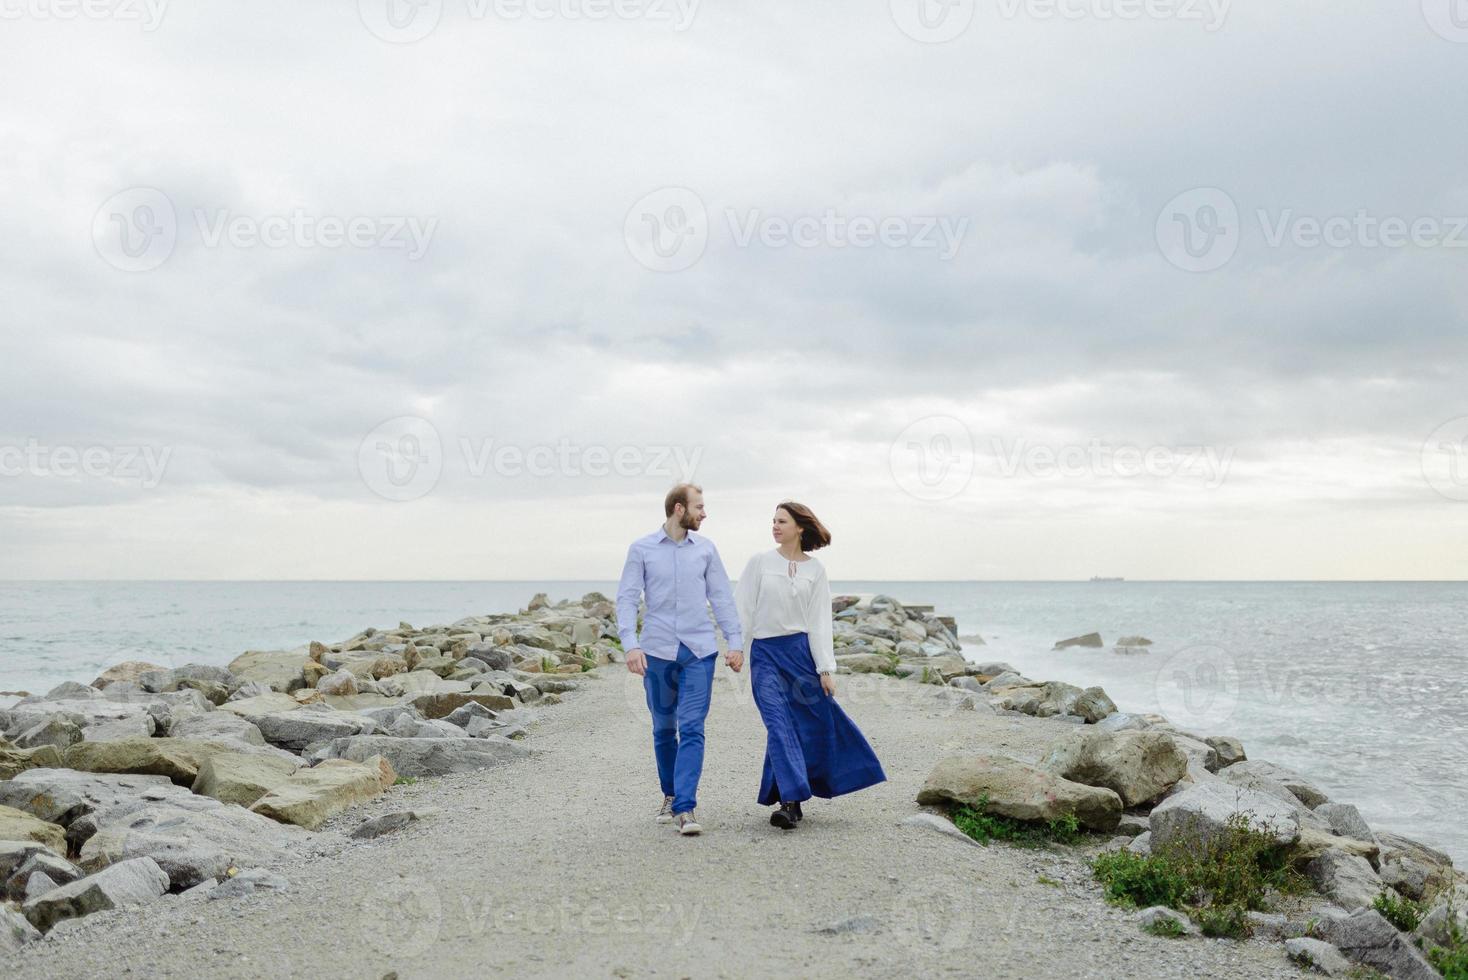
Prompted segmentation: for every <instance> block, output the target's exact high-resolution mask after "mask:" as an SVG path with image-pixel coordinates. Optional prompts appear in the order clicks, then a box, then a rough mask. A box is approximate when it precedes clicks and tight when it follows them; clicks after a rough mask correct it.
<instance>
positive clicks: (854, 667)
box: [836, 653, 892, 674]
mask: <svg viewBox="0 0 1468 980" xmlns="http://www.w3.org/2000/svg"><path fill="white" fill-rule="evenodd" d="M836 666H838V667H845V668H846V669H847V670H849V671H851V672H852V673H853V674H886V673H890V672H891V670H892V659H891V658H890V657H884V656H882V655H881V654H879V653H857V654H848V655H846V656H839V657H837V658H836Z"/></svg>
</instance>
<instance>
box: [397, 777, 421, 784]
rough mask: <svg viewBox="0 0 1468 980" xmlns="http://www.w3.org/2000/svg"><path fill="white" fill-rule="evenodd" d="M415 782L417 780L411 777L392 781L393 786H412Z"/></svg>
mask: <svg viewBox="0 0 1468 980" xmlns="http://www.w3.org/2000/svg"><path fill="white" fill-rule="evenodd" d="M417 781H418V780H417V779H415V778H414V777H412V776H399V777H398V778H397V779H395V780H393V785H394V786H412V785H413V784H414V783H416V782H417Z"/></svg>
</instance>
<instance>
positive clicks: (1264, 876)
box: [1092, 814, 1304, 937]
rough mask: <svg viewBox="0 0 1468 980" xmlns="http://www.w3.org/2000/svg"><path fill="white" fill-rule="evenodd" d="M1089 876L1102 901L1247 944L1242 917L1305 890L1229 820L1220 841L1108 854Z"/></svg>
mask: <svg viewBox="0 0 1468 980" xmlns="http://www.w3.org/2000/svg"><path fill="white" fill-rule="evenodd" d="M1092 871H1093V872H1094V874H1095V875H1096V879H1097V880H1098V881H1100V882H1101V886H1102V889H1103V890H1104V892H1105V894H1106V898H1107V900H1108V901H1111V902H1114V903H1118V904H1122V905H1131V906H1137V907H1139V908H1146V907H1148V906H1152V905H1164V906H1166V907H1168V908H1172V909H1177V910H1179V911H1182V912H1186V913H1188V915H1189V916H1191V917H1192V918H1193V920H1194V921H1195V922H1197V923H1198V926H1199V927H1200V928H1201V929H1202V930H1203V932H1204V934H1205V935H1209V936H1233V937H1243V936H1247V935H1248V934H1249V919H1248V915H1247V913H1248V912H1249V911H1251V910H1254V911H1264V910H1266V909H1267V907H1268V902H1269V894H1270V892H1271V891H1280V892H1297V891H1301V890H1303V888H1304V883H1303V881H1302V880H1301V879H1300V877H1299V876H1298V875H1297V874H1295V873H1294V872H1292V871H1291V870H1290V869H1289V865H1288V863H1287V861H1286V859H1285V855H1284V852H1283V850H1282V849H1281V848H1280V847H1279V845H1278V844H1277V843H1276V842H1275V841H1274V839H1273V838H1271V837H1269V836H1268V835H1266V834H1262V833H1260V832H1259V831H1257V830H1255V829H1254V828H1253V827H1252V826H1251V825H1250V823H1249V819H1248V815H1247V814H1235V815H1234V816H1233V817H1231V818H1230V819H1229V821H1228V824H1227V826H1226V827H1225V829H1224V831H1223V832H1222V833H1219V834H1207V835H1205V834H1201V833H1195V834H1191V835H1182V836H1180V837H1179V838H1178V839H1177V840H1174V841H1170V842H1169V843H1168V844H1167V845H1166V846H1163V847H1158V848H1155V849H1154V851H1153V853H1152V854H1150V855H1148V856H1145V857H1144V856H1142V855H1139V854H1133V853H1131V852H1130V851H1108V852H1106V853H1104V854H1101V855H1099V856H1098V857H1097V858H1096V859H1095V861H1094V862H1093V863H1092Z"/></svg>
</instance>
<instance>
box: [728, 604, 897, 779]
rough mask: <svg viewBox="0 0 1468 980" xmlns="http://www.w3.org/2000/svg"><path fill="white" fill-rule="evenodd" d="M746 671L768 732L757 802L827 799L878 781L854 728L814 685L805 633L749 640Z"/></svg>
mask: <svg viewBox="0 0 1468 980" xmlns="http://www.w3.org/2000/svg"><path fill="white" fill-rule="evenodd" d="M749 674H750V684H751V685H752V687H753V689H754V702H755V704H757V705H758V706H759V713H760V717H762V718H763V719H764V722H765V731H766V732H767V733H768V738H767V739H766V741H765V771H764V776H763V777H762V778H761V780H760V788H759V801H760V803H762V804H765V805H767V806H768V805H771V804H775V803H781V802H784V803H799V802H801V801H802V800H808V799H810V798H811V797H812V796H819V797H822V798H824V799H830V798H831V797H833V796H840V795H842V794H843V793H855V792H856V791H857V790H859V789H866V788H867V787H868V786H875V785H876V784H877V783H880V782H883V781H884V780H886V778H887V774H886V773H884V772H883V771H882V764H881V763H880V762H878V761H877V756H876V753H874V752H873V751H872V747H871V746H870V745H868V744H867V740H866V738H865V737H864V736H863V735H862V733H861V730H860V729H858V728H857V727H856V725H855V724H854V723H853V722H852V720H851V719H850V718H848V717H846V712H844V711H842V710H841V706H840V705H839V704H837V703H836V699H835V698H833V697H828V696H827V695H826V693H825V692H824V691H822V690H821V676H820V675H819V674H818V673H816V665H815V661H814V660H813V659H812V657H811V653H810V640H809V638H808V637H807V636H806V634H804V633H791V634H789V635H788V636H772V637H769V638H768V639H763V640H754V641H753V643H752V644H751V645H750V650H749Z"/></svg>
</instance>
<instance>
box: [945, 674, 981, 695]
mask: <svg viewBox="0 0 1468 980" xmlns="http://www.w3.org/2000/svg"><path fill="white" fill-rule="evenodd" d="M948 686H949V687H956V688H958V689H959V690H961V691H970V692H972V693H974V694H983V693H984V685H983V684H981V683H980V682H979V679H978V678H977V677H955V678H953V679H952V680H951V681H949V682H948Z"/></svg>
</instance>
